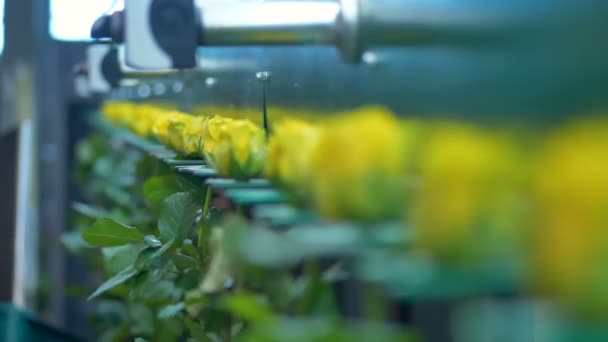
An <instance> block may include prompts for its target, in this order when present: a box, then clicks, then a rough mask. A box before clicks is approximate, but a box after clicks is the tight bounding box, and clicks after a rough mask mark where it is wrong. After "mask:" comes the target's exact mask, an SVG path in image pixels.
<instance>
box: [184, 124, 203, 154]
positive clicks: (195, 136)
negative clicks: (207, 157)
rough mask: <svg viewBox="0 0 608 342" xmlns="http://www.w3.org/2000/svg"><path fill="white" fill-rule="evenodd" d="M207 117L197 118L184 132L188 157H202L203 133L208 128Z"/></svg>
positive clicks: (185, 149) (185, 151)
mask: <svg viewBox="0 0 608 342" xmlns="http://www.w3.org/2000/svg"><path fill="white" fill-rule="evenodd" d="M207 120H208V118H206V117H195V118H193V119H192V120H191V121H190V122H188V123H187V124H186V127H185V128H184V130H183V148H184V153H185V154H186V155H191V156H198V157H202V156H203V153H202V144H203V132H204V131H205V129H206V126H207Z"/></svg>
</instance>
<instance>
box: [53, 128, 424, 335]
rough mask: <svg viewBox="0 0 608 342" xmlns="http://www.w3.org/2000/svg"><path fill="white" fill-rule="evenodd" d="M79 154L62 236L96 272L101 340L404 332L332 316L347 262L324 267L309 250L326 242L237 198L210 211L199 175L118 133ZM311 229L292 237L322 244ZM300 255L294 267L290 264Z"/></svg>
mask: <svg viewBox="0 0 608 342" xmlns="http://www.w3.org/2000/svg"><path fill="white" fill-rule="evenodd" d="M77 157H78V158H77V161H78V169H77V171H76V179H78V180H79V182H80V185H81V187H82V188H83V190H84V193H85V195H86V201H87V204H83V203H76V204H74V205H73V209H74V218H73V223H74V224H73V226H74V229H73V230H71V231H69V232H67V233H65V235H64V237H63V243H64V245H65V246H66V248H68V250H70V251H71V252H73V253H76V254H77V255H79V256H81V257H82V258H83V259H84V260H87V261H88V264H89V266H90V267H91V268H93V269H96V270H98V272H99V273H100V274H101V275H102V276H103V277H104V279H105V281H103V282H102V283H101V285H99V286H98V287H97V288H96V289H95V290H94V291H91V294H90V296H89V299H90V300H93V301H94V302H95V303H96V305H95V311H94V314H93V315H92V317H91V323H92V325H93V327H95V329H96V330H97V331H98V332H99V340H102V341H122V340H127V339H134V338H137V340H139V341H144V340H145V341H173V340H180V341H183V340H193V341H231V340H233V339H238V340H243V341H367V340H369V338H370V336H372V335H373V336H377V338H382V340H395V341H402V340H406V341H407V340H410V339H411V338H412V335H411V333H409V332H407V331H403V330H400V329H397V328H394V327H388V326H385V325H383V324H381V323H375V324H371V323H365V324H362V323H361V322H354V321H346V320H345V319H343V318H342V317H341V315H340V313H339V310H338V308H337V305H336V299H335V295H334V290H333V288H332V285H331V284H332V282H333V281H335V280H337V279H340V278H341V277H344V267H343V266H344V264H343V262H342V261H339V260H338V261H336V262H334V263H333V264H332V265H331V267H323V268H322V267H321V266H320V264H319V262H318V261H317V260H316V259H315V258H316V256H322V255H324V254H326V253H327V252H329V251H330V250H331V251H332V252H333V251H334V248H333V247H331V246H330V247H329V249H323V247H321V249H318V248H317V249H315V248H312V249H311V248H309V247H306V245H304V246H303V245H301V243H300V242H298V241H299V240H298V239H296V240H293V241H290V240H289V239H287V240H285V239H284V237H283V236H279V235H276V234H275V233H273V232H271V231H270V230H267V229H266V228H264V227H263V226H262V227H252V224H253V223H252V222H251V221H250V220H248V219H247V218H246V217H245V216H243V215H242V214H241V213H240V212H241V211H240V210H239V209H238V207H234V206H223V209H219V208H216V207H215V206H214V201H218V198H217V196H218V195H217V194H215V195H214V194H213V193H212V189H211V188H205V187H204V186H203V185H202V183H201V182H200V180H197V179H195V178H193V177H191V176H186V175H181V174H179V173H176V172H174V171H173V170H171V168H170V167H168V166H167V165H166V164H164V163H163V162H162V161H160V160H157V159H155V158H154V157H151V156H147V155H145V154H144V153H142V152H139V151H137V150H135V149H133V148H132V147H130V146H127V145H125V144H124V143H122V142H121V140H120V139H116V138H110V139H108V138H106V137H102V136H97V135H96V136H92V137H90V138H89V139H87V140H84V141H83V142H81V143H80V144H79V145H78V153H77ZM218 202H220V203H221V202H222V201H218ZM253 225H255V224H253ZM337 232H339V230H338V231H337ZM318 233H319V230H314V229H313V230H310V231H309V235H308V236H304V235H302V236H300V237H304V238H305V239H304V240H305V241H306V240H308V241H309V242H311V243H312V244H313V245H314V244H315V243H317V242H321V241H326V237H327V236H324V234H321V235H318ZM351 233H352V231H351V230H348V231H347V232H346V234H343V236H342V237H340V236H339V235H338V239H344V238H346V240H345V241H350V240H349V239H350V237H352V234H351ZM334 235H335V234H334ZM315 236H316V237H315ZM311 239H312V240H311ZM314 239H317V240H316V242H315V240H314ZM317 244H318V243H317ZM338 245H339V243H338ZM297 264H302V265H303V267H302V272H296V273H294V272H293V271H292V267H293V266H294V265H297Z"/></svg>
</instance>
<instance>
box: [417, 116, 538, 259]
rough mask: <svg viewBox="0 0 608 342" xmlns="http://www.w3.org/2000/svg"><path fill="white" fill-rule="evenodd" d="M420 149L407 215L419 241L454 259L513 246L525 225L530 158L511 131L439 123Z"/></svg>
mask: <svg viewBox="0 0 608 342" xmlns="http://www.w3.org/2000/svg"><path fill="white" fill-rule="evenodd" d="M423 146H424V147H423V148H422V149H421V150H420V151H419V155H418V157H419V162H418V165H417V169H418V170H417V172H418V173H419V175H418V176H419V180H420V185H419V187H418V188H417V189H416V191H415V192H414V193H413V197H412V200H411V207H410V210H409V211H408V213H409V215H408V217H407V219H408V220H409V222H410V223H411V226H412V227H413V229H414V230H415V234H416V241H417V243H418V244H419V246H421V247H423V248H425V249H428V250H430V251H432V252H433V253H434V254H435V255H436V256H438V257H440V258H444V259H445V260H447V261H449V262H473V261H479V260H480V259H481V258H483V257H488V258H489V257H491V256H493V255H494V256H497V255H503V254H504V253H510V252H512V251H513V247H514V246H515V245H516V243H517V242H518V238H521V229H522V226H523V225H524V219H525V217H524V210H523V209H524V208H525V207H526V203H525V194H524V186H525V163H524V162H523V160H522V158H521V155H520V154H518V153H517V149H516V148H515V147H514V146H515V144H514V141H513V139H511V138H510V136H509V135H508V134H502V133H494V132H488V131H484V130H481V129H479V128H476V127H473V126H469V125H465V124H457V123H438V124H435V125H434V126H433V127H431V128H430V129H429V134H428V136H426V139H425V140H424V142H423Z"/></svg>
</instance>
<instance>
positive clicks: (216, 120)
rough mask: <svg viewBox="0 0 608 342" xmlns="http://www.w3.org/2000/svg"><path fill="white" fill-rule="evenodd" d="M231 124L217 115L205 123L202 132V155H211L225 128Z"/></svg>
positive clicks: (229, 120)
mask: <svg viewBox="0 0 608 342" xmlns="http://www.w3.org/2000/svg"><path fill="white" fill-rule="evenodd" d="M231 123H232V119H229V118H223V117H221V116H217V115H216V116H214V117H212V118H210V119H209V120H208V121H207V125H206V126H205V127H204V130H203V146H202V147H203V154H205V155H211V154H213V151H215V148H216V146H217V143H218V142H219V140H220V138H221V136H222V134H224V133H225V131H226V129H227V126H228V125H229V124H231Z"/></svg>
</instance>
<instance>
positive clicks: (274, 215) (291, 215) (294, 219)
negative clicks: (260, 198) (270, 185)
mask: <svg viewBox="0 0 608 342" xmlns="http://www.w3.org/2000/svg"><path fill="white" fill-rule="evenodd" d="M253 217H254V218H255V219H257V220H262V221H267V222H268V224H269V225H271V226H275V227H277V226H291V225H296V224H304V223H311V222H314V221H316V216H315V215H314V214H313V213H312V212H310V211H307V210H302V209H298V208H295V207H293V206H291V205H288V204H260V205H257V206H255V207H254V208H253Z"/></svg>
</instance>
